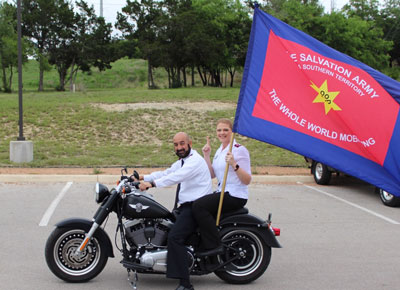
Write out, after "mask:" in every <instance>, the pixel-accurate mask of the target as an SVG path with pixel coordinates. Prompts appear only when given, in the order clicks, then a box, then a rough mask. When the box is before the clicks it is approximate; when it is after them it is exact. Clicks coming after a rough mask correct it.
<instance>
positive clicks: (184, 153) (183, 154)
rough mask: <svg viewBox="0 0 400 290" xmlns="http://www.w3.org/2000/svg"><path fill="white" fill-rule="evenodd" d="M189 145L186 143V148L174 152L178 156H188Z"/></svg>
mask: <svg viewBox="0 0 400 290" xmlns="http://www.w3.org/2000/svg"><path fill="white" fill-rule="evenodd" d="M190 149H191V148H190V145H189V144H188V150H185V149H181V150H178V151H176V152H175V154H176V155H177V156H178V157H179V158H182V159H183V158H186V157H188V155H189V153H190Z"/></svg>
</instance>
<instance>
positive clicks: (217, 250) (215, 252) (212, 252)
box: [197, 245, 225, 257]
mask: <svg viewBox="0 0 400 290" xmlns="http://www.w3.org/2000/svg"><path fill="white" fill-rule="evenodd" d="M224 252H225V250H224V246H222V245H221V246H219V247H217V248H215V249H211V250H208V251H203V252H198V253H197V256H199V257H206V256H216V255H221V254H223V253H224Z"/></svg>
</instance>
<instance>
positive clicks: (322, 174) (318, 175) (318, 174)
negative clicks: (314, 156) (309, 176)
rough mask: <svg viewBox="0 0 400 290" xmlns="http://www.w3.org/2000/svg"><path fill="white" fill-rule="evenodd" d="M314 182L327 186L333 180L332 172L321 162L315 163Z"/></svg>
mask: <svg viewBox="0 0 400 290" xmlns="http://www.w3.org/2000/svg"><path fill="white" fill-rule="evenodd" d="M313 174H314V180H315V182H316V183H317V184H320V185H327V184H329V181H330V180H331V176H332V172H331V171H330V170H329V169H328V166H326V165H325V164H323V163H321V162H315V163H314V167H313Z"/></svg>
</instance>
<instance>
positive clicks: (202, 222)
mask: <svg viewBox="0 0 400 290" xmlns="http://www.w3.org/2000/svg"><path fill="white" fill-rule="evenodd" d="M216 133H217V138H218V139H219V141H220V142H221V146H220V147H219V148H218V150H217V151H216V153H215V155H214V158H213V161H212V162H211V159H210V154H211V146H210V140H209V138H208V137H207V143H206V145H204V147H203V149H202V151H203V156H204V159H205V161H206V163H207V165H208V168H209V170H210V174H211V177H212V178H214V177H216V178H217V180H218V190H217V191H216V192H214V193H212V194H209V195H206V196H203V197H202V198H200V199H198V200H196V201H195V202H194V203H193V206H192V210H193V215H194V218H195V219H196V221H197V223H198V225H199V229H200V233H201V250H202V251H201V252H199V253H198V254H199V256H213V255H218V254H222V253H223V251H224V249H223V247H222V245H221V241H220V238H219V233H218V229H217V227H216V225H215V223H216V220H215V217H216V215H217V211H218V204H219V200H220V195H221V187H222V182H223V178H224V173H225V167H226V163H228V164H229V171H228V176H227V180H226V185H225V194H224V202H223V206H222V213H224V212H228V211H234V210H237V209H240V208H242V207H243V206H244V205H245V204H246V202H247V199H248V188H247V186H248V185H249V184H250V181H251V166H250V155H249V152H248V151H247V149H246V147H244V146H243V145H240V144H238V143H237V142H236V141H235V140H234V141H233V146H232V152H229V144H230V140H231V136H232V122H231V121H230V120H229V119H220V120H218V122H217V130H216Z"/></svg>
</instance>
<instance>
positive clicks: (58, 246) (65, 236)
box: [45, 227, 108, 283]
mask: <svg viewBox="0 0 400 290" xmlns="http://www.w3.org/2000/svg"><path fill="white" fill-rule="evenodd" d="M84 238H85V231H84V229H83V227H82V228H79V227H74V228H70V227H66V228H56V229H55V230H54V231H53V232H52V233H51V234H50V236H49V238H48V239H47V242H46V247H45V256H46V262H47V265H48V267H49V268H50V270H51V271H52V272H53V274H54V275H56V276H57V277H58V278H60V279H62V280H64V281H67V282H73V283H78V282H86V281H89V280H91V279H93V278H94V277H96V276H97V275H98V274H100V272H101V271H102V270H103V269H104V267H105V265H106V263H107V260H108V256H107V253H106V251H105V247H104V245H102V243H101V242H100V240H99V239H98V238H96V235H95V236H94V237H93V238H92V239H91V240H90V241H89V243H88V245H87V246H86V249H85V251H83V252H82V254H81V255H80V256H75V255H74V253H75V251H76V249H77V248H78V247H79V246H80V244H81V243H82V241H83V239H84Z"/></svg>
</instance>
